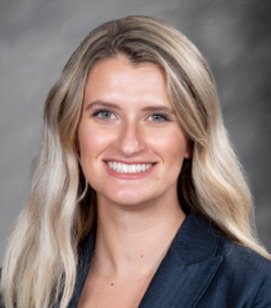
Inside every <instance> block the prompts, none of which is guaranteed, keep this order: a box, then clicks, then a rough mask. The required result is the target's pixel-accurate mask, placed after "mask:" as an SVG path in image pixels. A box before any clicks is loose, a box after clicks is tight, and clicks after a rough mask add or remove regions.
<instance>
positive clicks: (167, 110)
mask: <svg viewBox="0 0 271 308" xmlns="http://www.w3.org/2000/svg"><path fill="white" fill-rule="evenodd" d="M95 107H105V108H114V109H118V110H119V109H121V108H120V107H119V106H118V105H116V104H114V103H111V102H107V101H103V100H95V101H92V102H90V103H88V104H87V106H86V110H90V109H91V108H95ZM143 111H144V112H165V113H168V114H171V115H175V111H174V110H173V108H169V107H166V106H162V105H158V104H157V105H149V106H146V107H144V108H143Z"/></svg>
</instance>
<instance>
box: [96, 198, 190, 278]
mask: <svg viewBox="0 0 271 308" xmlns="http://www.w3.org/2000/svg"><path fill="white" fill-rule="evenodd" d="M97 208H98V224H97V234H96V246H95V254H94V258H93V261H92V268H93V270H94V271H96V272H99V274H102V275H110V276H125V275H131V273H133V275H137V276H138V275H146V274H150V273H153V272H155V270H156V269H157V267H158V265H159V264H160V262H161V260H162V259H163V257H164V256H165V254H166V252H167V250H168V248H169V246H170V244H171V242H172V240H173V238H174V237H175V235H176V232H177V230H178V229H179V228H180V225H181V224H182V222H183V220H184V218H185V214H184V213H183V211H182V209H181V207H180V205H179V203H178V201H177V200H174V202H172V203H170V204H169V203H168V202H167V203H165V202H160V203H157V202H155V205H153V206H148V207H147V206H146V207H143V208H141V209H138V208H137V210H135V209H131V208H128V209H127V207H119V206H114V205H112V204H108V203H107V202H105V201H102V200H101V201H100V202H98V207H97Z"/></svg>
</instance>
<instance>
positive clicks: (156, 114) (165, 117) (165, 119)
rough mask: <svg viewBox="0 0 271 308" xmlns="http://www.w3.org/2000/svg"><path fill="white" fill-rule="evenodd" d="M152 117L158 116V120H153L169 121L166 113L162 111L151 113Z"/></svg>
mask: <svg viewBox="0 0 271 308" xmlns="http://www.w3.org/2000/svg"><path fill="white" fill-rule="evenodd" d="M150 117H152V118H154V117H159V120H154V121H155V122H165V121H170V118H169V116H168V115H167V114H164V113H153V114H151V116H150Z"/></svg>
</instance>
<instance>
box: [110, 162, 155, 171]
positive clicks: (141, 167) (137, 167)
mask: <svg viewBox="0 0 271 308" xmlns="http://www.w3.org/2000/svg"><path fill="white" fill-rule="evenodd" d="M107 165H108V167H109V168H110V169H112V170H113V171H116V172H118V173H140V172H144V171H146V170H148V169H150V167H151V166H152V164H150V163H148V164H131V165H128V164H123V163H117V162H115V161H114V162H111V161H109V162H107Z"/></svg>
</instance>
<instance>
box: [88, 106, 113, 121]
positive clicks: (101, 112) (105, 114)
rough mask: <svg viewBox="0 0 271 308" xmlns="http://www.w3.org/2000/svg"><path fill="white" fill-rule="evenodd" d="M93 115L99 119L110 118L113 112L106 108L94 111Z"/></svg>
mask: <svg viewBox="0 0 271 308" xmlns="http://www.w3.org/2000/svg"><path fill="white" fill-rule="evenodd" d="M93 116H94V117H96V118H98V119H101V120H111V119H112V118H113V117H114V115H113V113H112V112H111V111H109V110H106V109H102V110H97V111H95V112H94V113H93Z"/></svg>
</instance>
